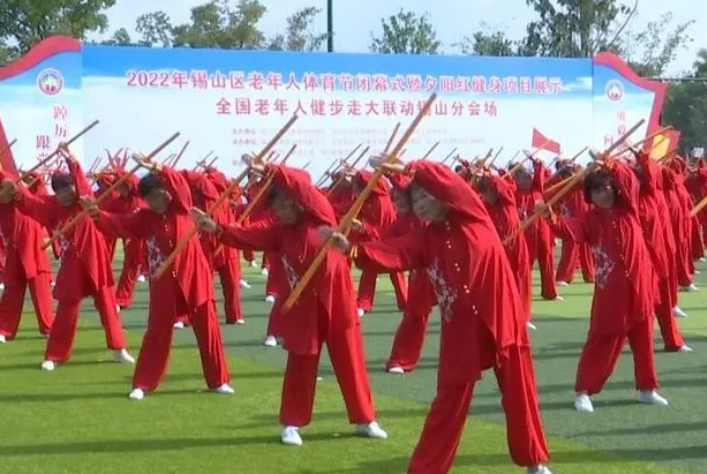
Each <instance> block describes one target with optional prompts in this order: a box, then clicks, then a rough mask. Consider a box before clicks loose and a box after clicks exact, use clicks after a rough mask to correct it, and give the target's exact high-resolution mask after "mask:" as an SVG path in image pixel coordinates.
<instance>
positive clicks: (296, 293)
mask: <svg viewBox="0 0 707 474" xmlns="http://www.w3.org/2000/svg"><path fill="white" fill-rule="evenodd" d="M436 99H437V94H432V96H430V98H429V99H428V100H427V102H426V103H425V105H424V106H423V107H422V108H421V109H420V111H419V112H418V113H417V116H416V117H415V119H414V120H413V121H412V123H411V124H410V126H409V127H408V129H407V131H406V132H405V133H404V134H403V136H402V138H401V139H400V141H399V142H398V144H397V145H396V146H395V148H394V149H393V151H392V152H391V153H390V155H388V160H387V161H393V160H394V159H395V158H396V157H397V156H398V154H399V153H400V151H401V150H402V149H403V147H404V146H405V143H407V141H408V140H409V139H410V137H411V136H412V134H413V133H414V132H415V129H416V128H417V127H418V125H420V122H421V121H422V119H423V118H424V116H425V115H426V114H427V112H428V111H429V110H430V108H431V107H432V104H433V103H434V101H435V100H436ZM397 128H398V127H396V130H397ZM384 173H385V170H384V169H383V167H382V166H381V167H379V168H378V169H377V170H375V172H374V173H373V176H372V177H371V179H370V180H368V184H367V185H366V187H365V188H364V190H363V191H362V192H361V194H359V196H358V198H357V199H356V201H355V202H354V203H353V205H352V206H351V209H349V211H348V212H347V213H346V215H345V216H344V217H343V218H342V219H341V222H340V223H339V225H338V226H337V232H347V231H348V230H349V228H350V227H351V225H352V223H353V220H354V219H355V218H356V216H358V213H359V212H360V211H361V208H362V207H363V204H364V203H365V202H366V199H367V198H368V196H369V194H370V193H371V192H372V191H373V188H374V187H375V186H376V184H377V182H378V180H379V179H381V177H382V176H383V174H384ZM333 245H334V241H333V239H331V238H330V239H328V240H327V241H326V242H325V243H324V245H322V247H321V248H320V249H319V252H318V253H317V255H316V257H315V258H314V260H313V261H312V263H311V264H310V265H309V268H307V271H306V272H305V273H304V275H302V278H300V280H299V281H298V282H297V286H296V287H295V288H294V289H293V290H292V292H291V293H290V296H289V297H288V298H287V300H286V301H285V304H284V305H283V311H284V312H287V311H289V310H290V309H291V308H292V305H293V304H295V302H296V301H297V299H298V298H299V297H300V295H301V294H302V292H303V291H304V289H305V288H306V287H307V285H308V284H309V281H310V280H311V279H312V277H313V276H314V273H315V272H316V271H317V269H318V268H319V266H320V265H321V264H322V262H323V261H324V257H325V256H326V254H327V252H329V250H331V248H332V246H333Z"/></svg>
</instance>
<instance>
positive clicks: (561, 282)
mask: <svg viewBox="0 0 707 474" xmlns="http://www.w3.org/2000/svg"><path fill="white" fill-rule="evenodd" d="M555 285H557V286H570V284H569V283H567V282H566V281H563V280H557V281H556V282H555Z"/></svg>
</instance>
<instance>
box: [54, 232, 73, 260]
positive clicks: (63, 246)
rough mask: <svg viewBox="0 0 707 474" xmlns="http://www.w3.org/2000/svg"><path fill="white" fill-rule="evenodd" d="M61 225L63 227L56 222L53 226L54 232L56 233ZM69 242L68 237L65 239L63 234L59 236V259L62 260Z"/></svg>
mask: <svg viewBox="0 0 707 474" xmlns="http://www.w3.org/2000/svg"><path fill="white" fill-rule="evenodd" d="M62 227H64V225H63V224H57V226H56V227H55V228H54V233H55V234H56V233H58V232H59V230H60V229H61V228H62ZM69 244H70V242H69V241H68V239H66V238H65V237H64V236H63V235H60V236H59V260H64V256H65V255H66V251H67V250H68V249H69Z"/></svg>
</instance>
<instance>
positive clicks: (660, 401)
mask: <svg viewBox="0 0 707 474" xmlns="http://www.w3.org/2000/svg"><path fill="white" fill-rule="evenodd" d="M638 401H639V402H641V403H646V404H649V405H665V406H667V405H668V400H666V399H665V398H663V397H661V396H660V395H658V392H656V391H655V390H645V391H641V392H639V394H638Z"/></svg>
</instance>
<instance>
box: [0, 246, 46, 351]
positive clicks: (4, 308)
mask: <svg viewBox="0 0 707 474" xmlns="http://www.w3.org/2000/svg"><path fill="white" fill-rule="evenodd" d="M51 279H52V274H51V273H49V272H42V273H38V274H37V276H36V277H34V278H30V279H28V278H27V277H26V275H25V271H24V268H23V267H22V262H20V258H19V255H17V252H10V253H8V255H7V261H6V265H5V291H4V292H3V294H2V297H1V298H0V334H1V335H3V336H5V338H6V339H14V338H15V336H16V335H17V329H18V328H19V326H20V318H21V317H22V306H23V305H24V301H25V291H26V290H27V287H28V286H29V292H30V295H31V296H32V303H34V311H35V313H36V316H37V326H39V332H40V333H42V334H49V330H50V328H51V326H52V322H53V321H54V308H52V288H51Z"/></svg>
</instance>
